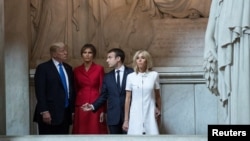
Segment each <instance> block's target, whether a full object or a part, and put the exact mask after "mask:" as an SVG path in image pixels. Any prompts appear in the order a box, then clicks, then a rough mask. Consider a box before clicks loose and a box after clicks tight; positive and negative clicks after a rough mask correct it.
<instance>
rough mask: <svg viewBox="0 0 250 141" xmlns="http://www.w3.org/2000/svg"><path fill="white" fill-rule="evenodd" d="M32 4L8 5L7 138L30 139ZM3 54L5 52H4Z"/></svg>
mask: <svg viewBox="0 0 250 141" xmlns="http://www.w3.org/2000/svg"><path fill="white" fill-rule="evenodd" d="M29 1H30V0H21V1H20V0H5V1H4V21H5V22H4V23H5V25H4V29H5V31H4V42H5V43H4V47H3V50H4V51H3V52H4V61H3V62H4V63H3V64H5V65H4V67H5V68H4V77H5V78H4V79H5V85H4V86H5V88H4V89H5V93H4V96H5V105H4V107H5V110H6V112H5V114H4V115H5V117H6V120H5V126H6V129H5V130H6V135H28V134H29V132H30V131H29V127H30V125H29V124H30V122H29V121H30V118H29V117H30V112H29V111H30V110H29V59H28V58H29V45H30V41H29V40H30V39H29V37H30V22H29V21H30V15H29V12H28V11H29V10H30V8H29ZM1 53H2V51H1Z"/></svg>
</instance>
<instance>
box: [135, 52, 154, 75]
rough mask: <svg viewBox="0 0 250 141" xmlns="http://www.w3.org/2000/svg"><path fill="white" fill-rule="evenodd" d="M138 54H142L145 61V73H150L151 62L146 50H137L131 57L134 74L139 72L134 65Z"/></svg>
mask: <svg viewBox="0 0 250 141" xmlns="http://www.w3.org/2000/svg"><path fill="white" fill-rule="evenodd" d="M139 54H142V56H143V57H145V59H146V72H148V71H151V70H152V68H153V61H152V57H151V55H150V53H149V52H148V51H146V50H138V51H137V52H136V53H135V55H134V57H133V68H134V71H135V72H136V73H138V72H139V68H138V66H137V64H136V59H137V58H138V56H139Z"/></svg>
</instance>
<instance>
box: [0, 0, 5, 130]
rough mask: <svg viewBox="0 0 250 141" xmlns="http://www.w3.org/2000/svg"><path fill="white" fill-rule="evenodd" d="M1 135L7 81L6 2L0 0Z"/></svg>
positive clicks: (3, 128) (3, 126) (3, 125)
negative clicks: (5, 44)
mask: <svg viewBox="0 0 250 141" xmlns="http://www.w3.org/2000/svg"><path fill="white" fill-rule="evenodd" d="M0 64H1V65H0V97H1V98H0V111H1V116H0V135H4V134H5V132H6V130H5V128H6V127H5V81H4V64H5V63H4V0H0Z"/></svg>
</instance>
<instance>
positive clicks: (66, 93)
mask: <svg viewBox="0 0 250 141" xmlns="http://www.w3.org/2000/svg"><path fill="white" fill-rule="evenodd" d="M59 74H60V77H61V81H62V83H63V87H64V90H65V107H68V105H69V101H68V89H67V82H66V77H65V74H64V71H63V67H62V63H60V64H59Z"/></svg>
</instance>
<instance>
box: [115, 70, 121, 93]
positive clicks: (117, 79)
mask: <svg viewBox="0 0 250 141" xmlns="http://www.w3.org/2000/svg"><path fill="white" fill-rule="evenodd" d="M116 73H117V75H116V84H117V88H118V89H119V90H121V84H120V70H117V71H116Z"/></svg>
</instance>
